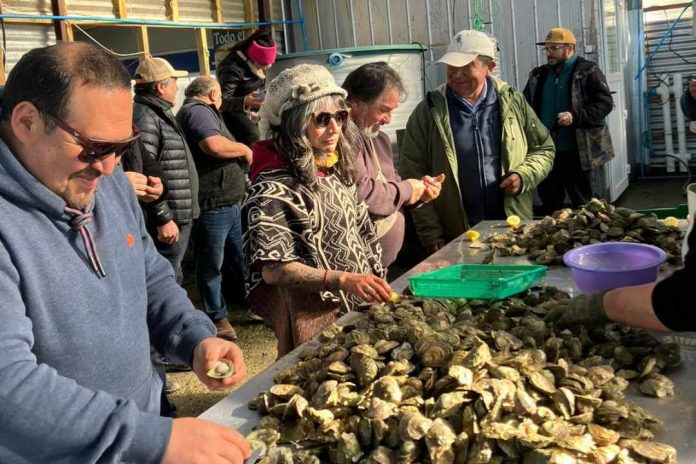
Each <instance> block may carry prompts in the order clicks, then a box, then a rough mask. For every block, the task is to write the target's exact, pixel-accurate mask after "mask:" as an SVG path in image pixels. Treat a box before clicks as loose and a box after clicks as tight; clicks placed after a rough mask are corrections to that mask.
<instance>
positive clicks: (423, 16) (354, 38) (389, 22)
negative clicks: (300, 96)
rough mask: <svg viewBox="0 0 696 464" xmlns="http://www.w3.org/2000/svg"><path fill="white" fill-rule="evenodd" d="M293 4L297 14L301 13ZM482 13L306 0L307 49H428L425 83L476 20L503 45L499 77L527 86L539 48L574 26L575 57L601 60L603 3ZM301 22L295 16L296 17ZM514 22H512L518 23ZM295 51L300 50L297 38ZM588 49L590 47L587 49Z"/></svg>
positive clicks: (411, 1)
mask: <svg viewBox="0 0 696 464" xmlns="http://www.w3.org/2000/svg"><path fill="white" fill-rule="evenodd" d="M289 3H290V4H291V5H289V6H292V7H293V14H294V15H297V9H296V8H295V7H294V6H293V5H292V4H294V3H295V2H289ZM481 3H483V5H484V10H482V11H478V12H477V11H474V9H473V6H472V5H473V2H471V0H464V1H456V0H302V8H303V10H304V19H305V28H306V31H307V39H308V41H309V45H310V47H309V48H310V49H311V50H317V49H331V48H340V47H352V46H363V45H390V44H404V43H412V42H419V43H422V44H424V45H426V46H427V47H429V48H430V52H429V53H427V55H426V65H425V68H426V81H427V82H426V86H427V87H428V88H432V87H434V86H436V85H437V84H438V83H440V82H442V81H443V79H444V73H443V71H442V70H440V69H438V67H437V66H435V65H434V64H433V63H435V62H436V61H437V60H438V59H439V58H440V57H441V56H442V55H443V54H444V53H445V50H446V48H447V44H448V42H449V39H450V37H451V36H453V35H454V34H455V33H456V32H458V31H460V30H462V29H470V28H471V27H472V25H473V22H474V19H475V18H477V17H479V18H481V19H482V20H483V21H484V23H485V24H484V26H485V31H486V32H488V33H490V34H491V35H493V36H494V37H496V39H498V41H499V46H500V60H499V61H500V62H499V66H500V68H501V75H502V77H503V78H504V79H505V80H506V81H508V82H509V83H510V84H511V85H514V86H517V87H523V86H524V85H525V83H526V82H527V75H528V74H529V71H530V70H531V69H532V68H533V67H535V66H538V65H539V64H541V63H543V62H544V61H543V56H542V55H541V53H540V47H537V46H536V45H535V43H536V42H537V41H538V40H539V39H541V38H542V37H543V36H544V35H546V32H548V30H549V29H551V28H552V27H557V26H562V27H567V28H569V29H572V30H573V32H574V33H575V35H576V36H577V38H578V53H580V54H581V55H583V56H585V57H587V58H588V59H590V60H593V61H597V60H598V56H597V50H598V48H599V47H598V43H599V42H600V41H599V39H598V36H597V34H598V32H597V30H598V28H597V26H596V24H597V14H598V13H597V11H598V9H599V6H598V5H599V0H504V1H502V0H483V1H482V2H481ZM295 17H297V16H295ZM513 18H514V20H513ZM292 46H293V48H292V49H291V51H301V50H302V49H303V48H302V42H301V40H300V38H299V37H298V36H297V35H295V40H294V41H293V42H292ZM585 46H589V47H588V48H587V49H585Z"/></svg>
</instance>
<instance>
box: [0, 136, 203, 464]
mask: <svg viewBox="0 0 696 464" xmlns="http://www.w3.org/2000/svg"><path fill="white" fill-rule="evenodd" d="M65 206H66V205H65V202H64V201H63V199H62V198H60V197H59V196H58V195H56V194H54V193H53V192H51V191H50V190H48V189H47V188H46V187H45V186H44V185H43V184H41V183H40V182H39V181H38V180H37V179H35V178H34V177H33V176H32V175H31V174H30V173H29V172H27V170H26V169H24V167H23V166H22V165H21V164H20V163H19V162H18V161H17V159H16V158H15V157H14V155H13V154H12V153H11V152H10V150H9V148H8V147H7V145H5V144H4V143H3V142H2V141H0V218H2V220H0V295H2V298H1V299H0V305H1V306H0V462H2V463H3V464H7V463H26V462H46V463H49V462H50V463H76V462H79V463H87V462H97V461H99V462H138V463H150V462H153V463H154V462H160V461H161V459H162V457H163V455H164V452H165V450H166V446H167V443H168V441H169V436H170V434H171V426H172V421H171V419H169V418H163V417H159V416H158V412H159V399H160V391H161V387H162V385H161V382H160V380H159V379H158V377H157V375H156V374H155V373H154V372H153V369H152V366H151V363H150V348H149V347H150V343H152V345H153V346H154V347H155V348H157V350H158V351H160V352H161V353H164V354H165V355H166V357H167V358H168V359H171V360H172V361H173V362H177V363H187V364H190V363H191V362H192V357H193V350H194V348H195V347H196V345H198V343H199V342H201V341H202V340H203V339H204V338H206V337H210V336H214V334H215V327H214V326H213V324H212V323H211V322H210V320H209V319H208V318H207V316H206V315H205V314H204V313H202V312H200V311H196V310H195V309H194V308H193V306H192V304H191V302H190V301H189V299H188V297H187V295H186V292H185V291H184V290H183V289H182V288H181V287H180V286H178V285H177V284H176V281H175V280H174V275H173V272H172V268H171V266H170V265H169V263H168V262H167V261H166V260H165V259H164V258H162V257H161V256H160V255H159V254H158V253H157V250H156V249H155V247H154V245H153V243H152V241H151V240H150V238H149V236H148V234H147V231H146V230H145V226H144V223H143V217H142V213H141V211H140V207H139V206H138V202H137V199H136V197H135V195H134V192H133V190H132V187H131V186H130V184H129V183H128V180H127V179H126V177H125V175H124V174H123V172H122V171H121V169H120V168H118V169H116V171H115V172H114V173H113V175H112V176H110V177H104V178H102V179H101V180H100V182H99V187H98V190H97V192H96V195H95V199H94V202H93V212H94V218H93V220H92V221H91V222H90V223H89V224H88V225H87V227H88V228H89V229H90V230H91V232H92V234H93V237H94V242H95V244H96V249H97V252H98V255H99V257H100V258H101V262H102V264H103V268H104V270H105V272H106V276H105V277H100V276H99V275H98V274H97V273H96V272H95V271H94V269H93V267H92V266H91V265H90V263H89V259H88V255H87V252H86V248H85V243H84V241H83V239H82V237H81V235H80V233H79V232H77V231H76V230H74V229H73V228H72V227H71V220H72V217H71V216H70V215H68V214H66V213H64V208H65Z"/></svg>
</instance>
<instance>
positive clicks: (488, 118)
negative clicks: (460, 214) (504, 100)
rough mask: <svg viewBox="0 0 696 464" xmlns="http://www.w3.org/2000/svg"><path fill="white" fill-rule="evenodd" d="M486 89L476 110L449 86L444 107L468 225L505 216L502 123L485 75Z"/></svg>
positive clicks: (494, 96) (489, 83)
mask: <svg viewBox="0 0 696 464" xmlns="http://www.w3.org/2000/svg"><path fill="white" fill-rule="evenodd" d="M486 84H487V88H488V91H487V93H486V96H485V98H484V99H483V101H482V102H481V103H480V105H479V107H478V109H477V111H476V112H475V113H472V112H471V109H470V108H469V107H467V106H466V105H465V104H464V102H463V101H462V100H461V99H460V98H459V97H457V96H456V95H455V94H454V92H453V91H452V89H451V88H449V86H448V87H447V90H446V95H447V109H448V112H449V120H450V124H451V125H452V136H453V138H454V149H455V152H456V153H457V163H458V165H459V188H460V190H461V195H462V205H463V206H464V210H465V211H466V215H467V218H468V220H469V225H470V226H474V225H476V224H478V223H479V222H481V221H483V220H484V219H502V218H504V217H505V208H504V206H503V204H504V196H503V191H502V190H500V181H501V180H502V167H501V166H502V160H501V154H500V145H501V138H502V124H501V120H500V104H499V102H498V94H497V92H496V91H495V84H494V83H493V81H492V80H491V78H490V77H487V78H486Z"/></svg>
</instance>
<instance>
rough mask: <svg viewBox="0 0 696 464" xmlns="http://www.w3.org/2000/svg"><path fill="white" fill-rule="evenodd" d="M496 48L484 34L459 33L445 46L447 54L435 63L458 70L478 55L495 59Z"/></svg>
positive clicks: (468, 31) (472, 32) (476, 32)
mask: <svg viewBox="0 0 696 464" xmlns="http://www.w3.org/2000/svg"><path fill="white" fill-rule="evenodd" d="M497 48H498V47H497V46H496V43H495V40H493V39H492V38H490V37H489V36H487V35H486V34H485V33H484V32H479V31H471V30H465V31H460V32H458V33H457V35H455V36H454V37H452V40H450V43H449V45H448V46H447V53H445V54H444V55H442V58H440V59H439V60H437V62H438V63H444V64H448V65H450V66H454V67H457V68H460V67H462V66H466V65H467V64H469V63H471V62H472V61H474V58H476V57H477V56H479V55H483V56H488V57H490V58H495V52H496V51H497Z"/></svg>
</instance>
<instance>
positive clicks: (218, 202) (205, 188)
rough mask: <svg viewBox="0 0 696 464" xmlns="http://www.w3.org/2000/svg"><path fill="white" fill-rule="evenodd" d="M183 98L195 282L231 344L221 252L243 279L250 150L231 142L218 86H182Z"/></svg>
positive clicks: (206, 81)
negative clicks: (194, 177) (194, 188)
mask: <svg viewBox="0 0 696 464" xmlns="http://www.w3.org/2000/svg"><path fill="white" fill-rule="evenodd" d="M185 95H186V100H185V101H184V104H183V106H182V107H181V109H180V110H179V112H178V113H177V115H176V118H177V121H178V122H179V124H180V125H181V129H182V130H183V131H184V134H185V135H186V141H187V142H188V146H189V147H190V149H191V152H192V153H193V160H194V162H195V163H196V169H197V171H198V179H199V184H200V190H199V193H198V202H199V204H200V207H201V214H200V216H199V217H198V221H197V223H196V232H195V235H196V236H195V239H194V246H195V256H196V283H197V285H198V290H199V291H200V294H201V300H202V301H203V309H204V310H205V312H206V314H207V315H208V317H210V319H211V320H212V321H213V322H214V323H215V326H216V327H217V330H218V336H219V337H222V338H227V339H229V340H234V339H236V338H237V334H236V332H235V330H234V328H233V327H232V325H230V323H229V321H228V320H227V306H226V304H225V299H224V298H223V293H222V273H221V269H222V263H223V261H224V260H225V252H229V253H230V254H229V255H228V257H229V261H230V263H231V264H232V268H233V270H234V273H235V274H236V277H238V282H240V283H241V282H243V280H244V258H243V256H242V219H241V214H240V209H239V204H240V202H241V201H242V198H244V193H245V178H244V175H245V171H246V169H247V168H248V166H249V165H250V164H251V149H250V148H249V147H247V146H246V145H245V144H243V143H239V142H235V140H234V137H233V136H232V134H231V133H230V131H229V130H228V129H227V126H226V125H225V123H224V121H223V119H222V116H221V115H220V113H219V110H220V106H221V105H222V91H221V90H220V84H219V83H218V82H217V81H216V80H215V79H213V78H212V77H209V76H201V77H198V78H196V79H195V80H194V81H193V82H191V84H190V85H189V86H188V87H187V88H186V92H185Z"/></svg>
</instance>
